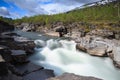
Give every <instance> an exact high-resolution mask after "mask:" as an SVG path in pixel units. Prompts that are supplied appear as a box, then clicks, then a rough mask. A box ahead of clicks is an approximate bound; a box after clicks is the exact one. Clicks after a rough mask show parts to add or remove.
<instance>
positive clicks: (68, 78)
mask: <svg viewBox="0 0 120 80" xmlns="http://www.w3.org/2000/svg"><path fill="white" fill-rule="evenodd" d="M47 80H102V79H98V78H94V77H86V76H80V75H75V74H72V73H64V74H62V75H61V76H57V77H53V78H49V79H47Z"/></svg>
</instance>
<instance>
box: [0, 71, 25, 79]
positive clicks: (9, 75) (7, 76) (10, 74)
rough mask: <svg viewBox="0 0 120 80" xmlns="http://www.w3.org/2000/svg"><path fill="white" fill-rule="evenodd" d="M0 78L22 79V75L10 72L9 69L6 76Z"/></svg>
mask: <svg viewBox="0 0 120 80" xmlns="http://www.w3.org/2000/svg"><path fill="white" fill-rule="evenodd" d="M0 80H23V79H22V77H20V76H16V75H14V74H12V73H11V72H10V71H9V73H8V75H6V76H0Z"/></svg>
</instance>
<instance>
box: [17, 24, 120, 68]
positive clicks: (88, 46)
mask: <svg viewBox="0 0 120 80" xmlns="http://www.w3.org/2000/svg"><path fill="white" fill-rule="evenodd" d="M43 26H44V27H43ZM17 27H18V28H21V29H22V30H23V31H36V30H37V31H40V32H44V33H45V34H46V35H49V36H59V31H61V28H62V27H66V28H67V34H63V35H64V37H70V38H71V39H72V40H74V41H75V42H76V43H77V45H76V48H77V49H78V50H81V51H84V52H87V53H88V54H90V55H93V56H99V57H107V56H108V57H110V58H111V59H112V60H113V63H114V64H115V66H117V67H118V68H120V58H119V57H118V56H120V54H119V52H120V30H119V27H120V25H119V24H117V23H96V24H95V23H94V24H92V23H85V22H73V23H69V24H64V23H63V22H56V23H52V24H51V25H50V26H49V29H48V28H47V27H46V26H45V25H44V24H29V23H22V24H20V25H18V26H17ZM38 28H39V29H38ZM57 28H59V31H58V29H57ZM28 29H30V30H28ZM33 29H34V30H33ZM56 31H57V32H56ZM63 31H64V29H63ZM63 33H64V32H63Z"/></svg>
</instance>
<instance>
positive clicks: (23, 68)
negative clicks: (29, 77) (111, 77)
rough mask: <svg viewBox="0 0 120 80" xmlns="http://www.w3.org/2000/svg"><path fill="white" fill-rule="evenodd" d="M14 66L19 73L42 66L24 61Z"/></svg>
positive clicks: (27, 72) (26, 72) (39, 68)
mask: <svg viewBox="0 0 120 80" xmlns="http://www.w3.org/2000/svg"><path fill="white" fill-rule="evenodd" d="M15 67H16V68H17V69H18V70H19V72H21V73H25V74H29V73H32V72H35V71H39V70H42V69H43V67H42V66H38V65H35V64H33V63H31V62H30V63H25V64H20V65H15Z"/></svg>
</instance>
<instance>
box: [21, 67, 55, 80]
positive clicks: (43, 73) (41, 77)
mask: <svg viewBox="0 0 120 80" xmlns="http://www.w3.org/2000/svg"><path fill="white" fill-rule="evenodd" d="M50 77H54V73H53V70H48V69H42V70H38V71H35V72H32V73H30V74H28V75H26V76H24V77H23V80H46V79H48V78H50Z"/></svg>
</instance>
